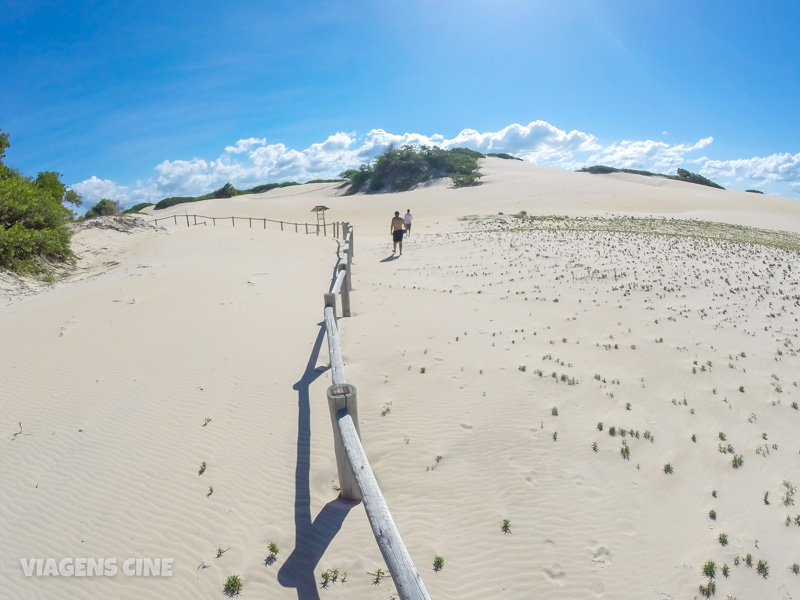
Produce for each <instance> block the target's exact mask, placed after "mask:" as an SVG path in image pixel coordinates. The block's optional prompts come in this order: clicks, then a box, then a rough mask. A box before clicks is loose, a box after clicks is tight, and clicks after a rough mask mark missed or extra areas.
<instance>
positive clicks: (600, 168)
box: [578, 165, 751, 191]
mask: <svg viewBox="0 0 800 600" xmlns="http://www.w3.org/2000/svg"><path fill="white" fill-rule="evenodd" d="M578 172H579V173H591V174H593V175H607V174H608V173H631V174H633V175H644V176H646V177H664V178H666V179H674V180H676V181H687V182H689V183H697V184H699V185H706V186H708V187H713V188H717V189H720V190H724V189H725V188H724V187H722V186H721V185H719V184H717V183H714V182H713V181H711V180H710V179H707V178H705V177H703V176H702V175H698V174H697V173H691V172H690V171H687V170H686V169H678V174H677V175H665V174H663V173H651V172H650V171H637V170H636V169H617V168H616V167H608V166H606V165H592V166H591V167H583V168H582V169H578ZM748 191H751V190H748Z"/></svg>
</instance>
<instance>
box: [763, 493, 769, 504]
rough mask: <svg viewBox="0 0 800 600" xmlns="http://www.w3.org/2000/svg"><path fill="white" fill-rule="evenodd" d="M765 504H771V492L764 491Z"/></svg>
mask: <svg viewBox="0 0 800 600" xmlns="http://www.w3.org/2000/svg"><path fill="white" fill-rule="evenodd" d="M764 504H766V505H767V506H769V492H764Z"/></svg>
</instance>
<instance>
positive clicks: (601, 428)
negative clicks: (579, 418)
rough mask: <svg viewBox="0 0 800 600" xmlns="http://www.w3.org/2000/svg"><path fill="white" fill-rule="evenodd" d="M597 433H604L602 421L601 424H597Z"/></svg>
mask: <svg viewBox="0 0 800 600" xmlns="http://www.w3.org/2000/svg"><path fill="white" fill-rule="evenodd" d="M597 431H603V422H602V421H600V422H599V423H598V424H597Z"/></svg>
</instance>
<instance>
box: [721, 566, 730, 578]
mask: <svg viewBox="0 0 800 600" xmlns="http://www.w3.org/2000/svg"><path fill="white" fill-rule="evenodd" d="M722 574H723V575H724V576H725V577H729V576H730V574H731V568H730V567H729V566H728V565H722Z"/></svg>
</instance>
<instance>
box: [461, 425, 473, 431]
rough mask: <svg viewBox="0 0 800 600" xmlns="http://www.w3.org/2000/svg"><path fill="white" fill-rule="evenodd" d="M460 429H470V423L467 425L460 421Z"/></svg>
mask: <svg viewBox="0 0 800 600" xmlns="http://www.w3.org/2000/svg"><path fill="white" fill-rule="evenodd" d="M461 429H464V430H466V431H472V425H468V424H467V423H461Z"/></svg>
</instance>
